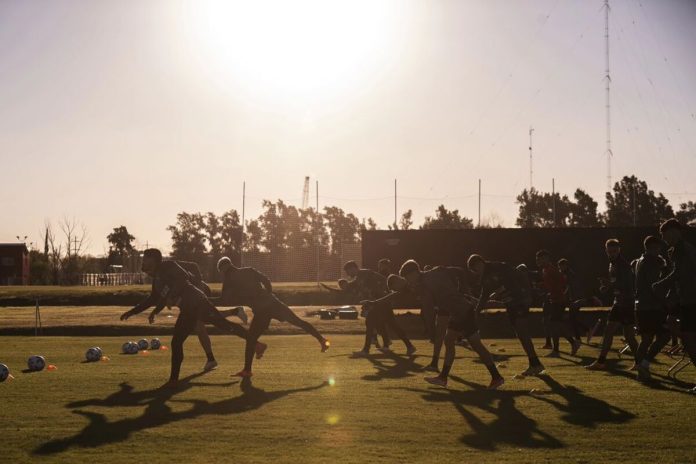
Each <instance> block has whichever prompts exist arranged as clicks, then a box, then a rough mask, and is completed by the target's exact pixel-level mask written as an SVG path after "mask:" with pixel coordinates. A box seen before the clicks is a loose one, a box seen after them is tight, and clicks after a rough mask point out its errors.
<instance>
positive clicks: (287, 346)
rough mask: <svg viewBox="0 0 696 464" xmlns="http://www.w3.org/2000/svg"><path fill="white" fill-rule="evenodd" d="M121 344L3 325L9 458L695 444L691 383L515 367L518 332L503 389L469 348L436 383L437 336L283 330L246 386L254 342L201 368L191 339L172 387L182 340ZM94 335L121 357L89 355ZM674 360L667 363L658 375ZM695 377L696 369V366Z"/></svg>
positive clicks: (602, 450)
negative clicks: (241, 374)
mask: <svg viewBox="0 0 696 464" xmlns="http://www.w3.org/2000/svg"><path fill="white" fill-rule="evenodd" d="M123 341H125V339H123V338H81V339H75V338H66V337H43V338H42V337H40V338H30V337H4V338H3V340H2V351H1V353H0V358H1V359H0V361H2V362H4V363H6V364H8V365H9V366H10V367H11V369H12V370H13V374H14V375H15V377H16V378H15V379H14V380H11V381H8V382H5V383H3V384H0V399H1V401H2V403H1V404H2V407H1V409H0V411H2V422H1V424H2V425H1V426H0V427H1V428H0V449H2V456H3V461H4V462H13V463H17V462H34V461H37V462H44V461H45V462H66V463H76V462H92V463H102V462H105V463H112V462H113V463H119V464H121V463H124V462H136V461H137V462H143V463H150V462H187V463H210V462H236V463H250V462H275V463H280V462H295V463H323V464H325V463H338V462H340V463H344V462H347V463H365V462H380V463H386V462H394V463H397V462H398V463H406V462H414V463H415V462H419V463H420V462H438V463H442V462H476V463H480V462H503V463H506V462H510V463H513V462H514V463H515V464H519V463H525V462H535V463H542V462H548V463H559V462H570V463H598V462H649V461H653V462H660V463H669V462H693V460H694V456H695V455H694V443H696V427H693V411H694V404H695V403H694V402H695V401H696V398H694V397H693V396H691V395H688V394H685V393H683V391H684V388H685V387H686V386H687V385H685V384H680V383H678V384H673V383H671V382H668V381H664V380H662V379H659V378H658V380H660V382H657V383H655V384H654V385H652V386H646V385H641V384H639V383H637V382H636V381H635V380H634V379H633V375H632V374H630V373H628V372H626V370H625V369H626V368H627V367H628V362H627V361H623V362H620V363H613V366H614V368H615V369H616V370H615V371H614V372H613V373H602V372H594V373H589V372H585V371H584V370H582V369H581V368H580V367H578V365H577V363H580V362H582V361H585V359H581V358H571V357H569V356H566V357H565V359H554V360H548V362H547V363H546V364H547V368H548V370H549V372H550V376H549V377H544V378H532V379H525V380H513V379H512V375H513V374H514V373H515V372H517V371H520V370H521V369H523V368H524V367H525V364H526V361H525V359H524V358H523V357H521V356H520V355H519V354H520V349H519V348H518V346H517V344H516V343H515V342H514V341H512V340H502V341H501V340H496V341H489V342H488V343H491V344H493V345H494V346H493V347H492V348H491V349H492V350H493V351H494V352H495V353H496V354H497V356H499V357H500V359H501V362H502V363H503V364H504V366H505V367H504V368H502V369H501V370H502V372H503V373H504V374H505V376H506V378H507V379H508V383H507V384H506V385H505V386H504V387H503V390H502V391H499V392H488V391H485V390H483V389H482V385H483V384H485V383H486V382H487V380H488V379H487V373H486V371H485V369H484V367H483V366H482V365H480V364H479V363H477V362H475V361H474V360H473V358H472V354H471V352H469V351H466V350H463V349H461V350H460V352H459V355H460V356H461V358H460V359H458V361H457V364H456V365H455V368H454V371H453V374H454V378H453V379H452V380H451V385H450V389H448V390H443V389H438V388H435V387H430V386H427V385H426V384H425V383H424V382H423V381H422V377H423V374H422V372H420V366H423V365H424V364H425V363H426V362H427V360H428V357H427V355H428V351H429V345H428V344H427V343H426V342H417V346H418V348H419V354H420V356H418V357H416V358H415V359H414V360H412V361H411V360H408V359H406V358H405V357H401V356H391V355H390V356H385V355H380V356H374V357H373V358H369V359H350V358H349V353H350V352H351V351H352V350H354V349H357V348H358V347H359V346H360V342H361V337H358V336H347V335H346V336H335V337H333V340H332V341H333V345H332V349H331V350H330V351H329V352H328V353H325V354H321V353H319V350H318V345H317V344H316V342H315V341H314V340H313V339H311V338H310V337H308V336H271V337H266V341H267V342H268V343H269V351H268V353H267V355H266V357H265V358H264V359H263V360H261V361H258V362H257V363H256V366H255V373H256V376H255V377H254V383H253V386H244V387H242V385H240V383H239V382H238V381H237V380H236V379H233V378H231V377H230V373H231V372H233V371H235V370H236V369H238V368H240V367H241V362H242V354H241V348H242V344H241V341H240V340H239V339H235V338H232V337H214V339H213V344H214V348H215V350H216V353H217V356H218V358H219V360H220V361H221V365H222V367H221V368H220V369H219V370H217V371H215V372H211V373H208V374H205V375H201V374H200V373H199V372H198V368H199V367H200V366H201V365H202V364H203V362H204V358H203V356H202V353H201V349H200V347H199V346H198V343H197V341H196V340H195V339H190V340H189V342H188V343H187V346H186V355H187V358H186V359H185V361H184V366H183V370H182V376H185V377H186V378H187V379H188V381H186V382H184V383H182V386H181V388H179V389H178V390H176V391H173V392H167V393H161V392H158V391H156V387H157V386H158V385H159V384H160V383H161V382H162V381H163V380H165V379H166V378H167V375H168V370H169V352H164V351H163V352H151V353H150V354H149V355H134V356H126V355H120V354H118V351H119V349H120V345H121V343H122V342H123ZM165 341H166V342H167V343H168V339H167V340H165ZM91 345H100V346H101V347H102V348H104V350H105V353H106V354H107V355H108V356H110V358H111V359H110V361H109V362H99V363H94V364H87V363H81V360H82V359H83V355H84V351H85V350H86V348H88V347H89V346H91ZM397 350H398V351H397V353H398V352H399V351H402V350H403V348H402V347H397ZM595 353H596V350H595V349H594V348H590V347H583V350H582V351H581V354H582V355H584V356H587V357H589V356H592V355H594V354H595ZM30 354H44V355H45V356H46V357H47V361H48V362H49V363H52V364H55V365H56V366H57V367H58V370H57V371H53V372H47V371H44V372H39V373H22V372H21V369H22V368H23V367H24V365H25V364H24V363H25V360H26V358H27V357H28V356H29V355H30ZM660 361H662V362H663V363H666V362H667V361H668V359H667V358H665V357H661V358H660ZM665 370H666V364H660V365H658V366H657V367H656V369H655V372H656V373H657V372H660V373H661V372H664V371H665ZM329 379H334V380H335V384H334V385H333V386H332V385H329V384H327V381H328V380H329ZM683 379H684V380H685V381H687V382H693V381H694V380H696V374H695V372H694V370H693V369H690V370H689V371H688V372H686V373H685V374H684V376H683ZM532 390H534V392H533V393H530V392H531V391H532Z"/></svg>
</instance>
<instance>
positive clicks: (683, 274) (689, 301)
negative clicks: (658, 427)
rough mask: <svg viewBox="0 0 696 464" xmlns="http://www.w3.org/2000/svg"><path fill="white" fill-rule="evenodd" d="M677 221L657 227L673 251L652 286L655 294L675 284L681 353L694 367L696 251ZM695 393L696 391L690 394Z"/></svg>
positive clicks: (673, 220) (695, 361) (695, 358)
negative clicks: (667, 266) (669, 266)
mask: <svg viewBox="0 0 696 464" xmlns="http://www.w3.org/2000/svg"><path fill="white" fill-rule="evenodd" d="M684 227H685V226H682V225H681V224H680V223H679V221H677V220H676V219H669V220H667V221H665V222H664V223H663V224H662V225H661V226H660V234H662V238H663V239H664V240H665V241H666V242H667V244H668V245H669V246H670V247H672V248H673V251H672V261H673V265H674V268H673V270H672V272H670V273H669V275H667V277H665V278H664V279H662V280H661V281H659V282H656V283H655V284H654V286H655V288H656V289H657V290H660V289H663V288H668V287H669V286H670V285H672V284H674V285H675V286H676V289H677V296H678V299H679V319H680V329H681V337H682V341H683V342H684V349H685V350H686V352H687V353H688V354H689V357H690V358H691V362H692V363H694V364H696V248H694V246H693V245H692V244H691V243H689V242H687V241H686V240H684V237H683V229H684ZM691 392H692V393H696V387H694V388H693V389H692V390H691Z"/></svg>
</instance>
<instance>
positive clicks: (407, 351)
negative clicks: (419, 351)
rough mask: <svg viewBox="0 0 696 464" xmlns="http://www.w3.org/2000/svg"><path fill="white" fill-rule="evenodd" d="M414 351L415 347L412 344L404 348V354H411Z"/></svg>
mask: <svg viewBox="0 0 696 464" xmlns="http://www.w3.org/2000/svg"><path fill="white" fill-rule="evenodd" d="M415 352H416V347H415V346H413V345H410V346H409V347H408V348H406V355H407V356H412V355H413V353H415Z"/></svg>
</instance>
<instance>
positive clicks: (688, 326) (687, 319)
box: [679, 305, 696, 332]
mask: <svg viewBox="0 0 696 464" xmlns="http://www.w3.org/2000/svg"><path fill="white" fill-rule="evenodd" d="M679 321H680V329H681V331H682V332H696V305H689V306H681V308H680V314H679Z"/></svg>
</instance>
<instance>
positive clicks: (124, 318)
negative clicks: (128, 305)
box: [121, 309, 133, 321]
mask: <svg viewBox="0 0 696 464" xmlns="http://www.w3.org/2000/svg"><path fill="white" fill-rule="evenodd" d="M132 315H133V310H132V309H131V310H128V311H126V312H125V313H123V314H121V320H122V321H127V320H128V318H129V317H131V316H132Z"/></svg>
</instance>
